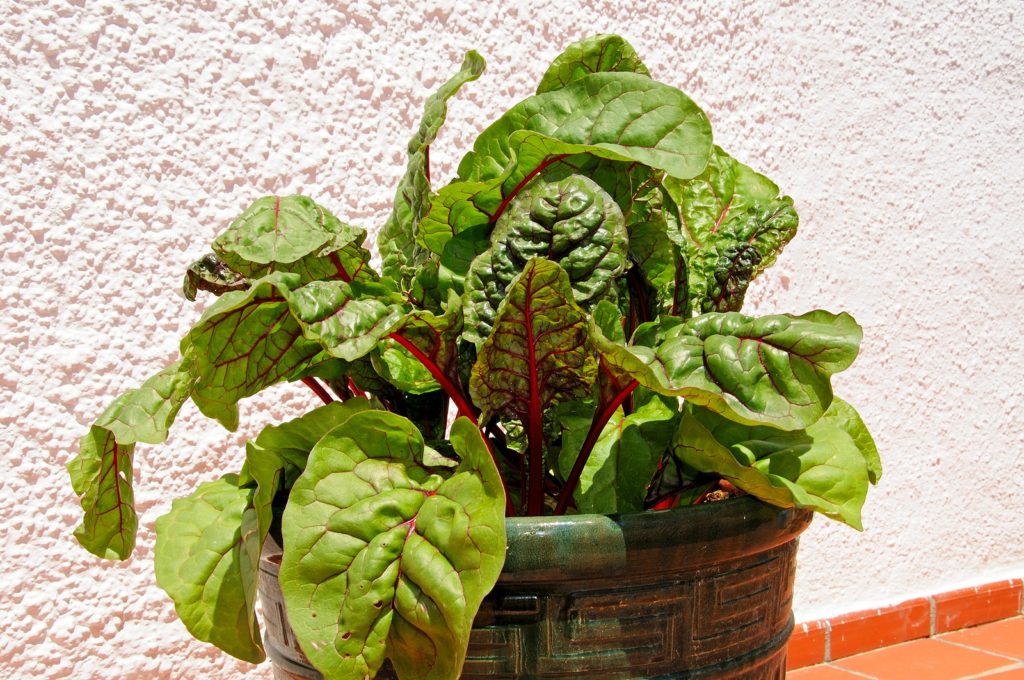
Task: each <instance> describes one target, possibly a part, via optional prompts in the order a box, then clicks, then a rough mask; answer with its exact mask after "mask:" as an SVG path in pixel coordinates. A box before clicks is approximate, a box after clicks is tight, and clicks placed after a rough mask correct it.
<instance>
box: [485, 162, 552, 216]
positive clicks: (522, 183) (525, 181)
mask: <svg viewBox="0 0 1024 680" xmlns="http://www.w3.org/2000/svg"><path fill="white" fill-rule="evenodd" d="M568 155H569V154H567V153H562V154H558V155H556V156H551V157H549V158H545V159H544V161H543V162H542V163H541V164H540V165H538V166H537V167H535V168H534V169H533V170H531V171H530V172H529V173H528V174H527V175H526V177H524V178H523V179H522V180H521V181H520V182H519V184H517V185H516V187H515V189H513V190H512V191H510V192H509V194H508V196H506V197H505V198H503V199H502V201H501V203H500V204H499V205H498V209H497V210H495V211H494V214H493V215H491V220H490V221H491V224H494V223H495V222H497V221H498V218H499V217H501V215H502V213H504V212H505V208H507V207H508V204H509V203H511V202H512V199H513V198H515V197H516V196H518V195H519V192H520V191H522V190H523V187H525V186H526V185H527V184H529V183H530V180H531V179H533V178H534V177H536V176H537V175H539V174H540V173H542V172H544V169H545V168H547V167H548V166H549V165H554V164H555V163H557V162H558V161H560V160H562V159H563V158H565V157H567V156H568Z"/></svg>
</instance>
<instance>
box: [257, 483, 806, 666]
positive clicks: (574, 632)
mask: <svg viewBox="0 0 1024 680" xmlns="http://www.w3.org/2000/svg"><path fill="white" fill-rule="evenodd" d="M810 521H811V512H810V511H807V510H796V509H782V508H775V507H772V506H769V505H765V504H764V503H761V502H759V501H756V500H754V499H752V498H750V497H744V498H737V499H732V500H728V501H724V502H720V503H710V504H706V505H700V506H696V507H690V508H680V509H676V510H666V511H658V512H644V513H635V514H628V515H611V516H605V515H575V516H568V517H558V518H555V517H535V518H511V519H508V520H506V528H507V531H508V553H507V557H506V561H505V567H504V569H503V570H502V574H501V577H500V578H499V580H498V584H497V585H496V586H495V588H494V590H493V591H492V592H491V593H490V595H488V596H487V598H485V599H484V602H483V605H482V606H481V608H480V612H479V613H478V614H477V617H476V620H475V622H474V627H473V632H472V636H471V640H470V646H469V651H468V654H467V658H466V665H465V667H464V669H463V675H462V677H463V678H466V679H474V678H556V677H557V678H567V677H568V678H591V679H597V678H601V679H603V678H608V679H615V680H626V679H630V680H632V679H637V678H664V679H669V678H673V679H684V678H722V679H726V678H729V679H735V680H739V679H744V680H774V679H776V678H783V677H784V676H785V665H786V641H787V640H788V638H789V635H790V633H791V632H792V628H793V619H792V611H791V610H792V595H793V577H794V575H795V571H796V547H797V537H798V536H799V534H800V533H801V532H802V531H803V530H804V529H805V528H807V526H808V524H810ZM268 543H269V542H268ZM279 564H280V553H279V550H276V546H269V545H268V548H267V549H265V550H264V555H263V560H262V563H261V574H260V597H261V600H262V601H263V609H264V618H265V620H266V623H267V631H266V635H265V638H266V639H265V642H266V645H267V653H268V654H269V655H270V657H271V659H272V660H273V661H274V662H275V674H276V676H275V677H277V678H310V679H319V678H321V676H320V675H319V674H318V673H317V672H316V671H315V670H313V669H312V668H311V667H310V666H309V663H308V661H307V660H306V659H305V657H304V656H303V655H302V653H301V650H300V649H299V647H298V645H297V643H296V642H295V639H294V636H293V635H292V633H291V630H290V628H288V627H287V619H286V617H285V612H284V607H283V603H282V601H281V595H280V588H279V587H278V585H277V567H278V565H279ZM390 677H394V676H393V675H391V672H390V668H388V667H387V666H386V667H385V669H382V673H380V674H379V675H378V678H382V679H384V678H390ZM404 680H411V679H408V678H407V679H404Z"/></svg>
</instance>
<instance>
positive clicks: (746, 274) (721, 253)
mask: <svg viewBox="0 0 1024 680" xmlns="http://www.w3.org/2000/svg"><path fill="white" fill-rule="evenodd" d="M665 189H666V190H667V191H668V193H669V195H670V196H671V197H672V199H673V200H674V202H675V203H676V205H677V208H678V211H679V222H680V227H681V230H682V236H683V238H682V239H681V243H682V245H683V255H684V256H685V258H686V261H687V265H688V275H689V293H690V301H691V306H692V308H693V311H694V312H696V313H700V312H710V311H717V312H728V311H739V309H740V307H741V306H742V305H743V296H744V295H745V294H746V290H747V285H748V284H749V283H750V281H751V280H753V279H754V278H755V277H757V276H758V275H759V274H760V273H761V272H762V271H764V270H765V269H767V268H768V267H770V266H771V265H772V264H773V263H774V262H775V259H776V257H777V256H778V254H779V253H780V252H782V249H783V248H784V247H785V245H786V244H787V243H789V241H790V240H791V239H792V238H793V236H795V235H796V230H797V225H798V224H799V217H798V216H797V214H796V211H795V210H794V209H793V199H791V198H789V197H788V196H780V195H779V187H778V186H776V185H775V183H774V182H772V181H771V180H770V179H768V178H767V177H765V176H764V175H760V174H758V173H756V172H754V171H753V170H752V169H750V168H749V167H747V166H746V165H743V164H742V163H740V162H738V161H736V160H735V159H733V158H732V157H730V156H729V155H728V154H726V153H725V152H724V151H722V149H721V148H719V147H717V146H716V147H715V148H714V152H713V153H712V155H711V158H710V160H709V161H708V166H707V168H706V169H705V170H704V172H702V173H701V174H700V175H699V176H698V177H695V178H693V179H691V180H686V181H680V180H677V179H671V178H670V179H667V180H665Z"/></svg>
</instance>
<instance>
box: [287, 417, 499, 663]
mask: <svg viewBox="0 0 1024 680" xmlns="http://www.w3.org/2000/svg"><path fill="white" fill-rule="evenodd" d="M451 443H452V447H453V449H454V451H455V453H457V454H458V455H459V456H460V457H461V459H462V460H461V463H460V464H459V467H458V468H457V469H456V470H455V471H454V473H453V472H452V471H451V470H450V469H446V468H443V467H428V466H427V464H426V462H425V459H426V458H429V459H432V460H433V459H436V458H437V454H436V453H434V452H432V454H431V455H430V456H428V455H427V452H426V448H425V446H424V443H423V439H422V437H421V435H420V433H419V431H418V430H417V429H416V427H415V426H413V424H412V423H410V422H409V421H408V420H405V419H404V418H401V417H399V416H396V415H394V414H391V413H385V412H378V411H366V412H363V413H360V414H357V415H355V416H352V417H351V418H350V419H349V420H348V421H347V422H346V423H345V424H344V425H342V426H341V427H339V428H336V429H335V430H333V431H332V432H331V433H329V434H328V435H327V436H325V437H324V438H323V439H322V440H321V441H320V443H319V444H317V446H316V447H315V448H314V449H313V452H312V453H311V454H310V457H309V461H308V464H307V467H306V471H305V472H304V473H303V474H302V476H301V477H300V478H299V480H298V481H297V482H296V483H295V486H294V488H293V489H292V495H291V501H290V503H289V505H288V507H287V509H286V510H285V514H284V546H285V550H284V558H283V561H282V565H281V576H280V579H281V588H282V591H283V592H284V597H285V603H286V604H287V607H288V615H289V618H290V619H291V623H292V627H293V628H294V630H295V633H296V636H297V637H298V639H299V641H300V643H301V644H302V647H303V650H304V651H305V652H306V654H307V656H309V658H310V659H311V660H312V662H313V663H314V664H315V665H316V666H317V667H318V668H319V669H320V670H321V672H323V673H324V675H325V676H327V677H331V678H364V677H373V675H374V674H375V673H376V672H377V670H378V669H379V668H380V666H381V664H382V663H383V662H384V659H385V658H386V657H389V658H390V659H391V661H392V663H393V664H394V666H395V669H396V671H397V672H398V675H399V676H400V677H407V678H408V677H416V678H423V679H424V680H435V679H436V680H440V679H445V680H449V679H452V678H457V677H458V676H459V673H460V671H461V669H462V664H463V661H464V658H465V651H466V646H467V644H468V642H469V631H470V628H471V626H472V622H473V617H474V616H475V615H476V612H477V609H478V608H479V606H480V602H481V601H482V599H483V597H484V595H486V594H487V592H489V591H490V590H491V588H492V587H493V586H494V583H495V582H496V581H497V578H498V574H499V573H500V571H501V566H502V563H503V562H504V553H505V524H504V505H505V499H504V493H503V491H502V487H501V482H500V480H499V478H498V471H497V469H496V468H495V467H494V463H493V461H492V459H491V457H490V454H489V452H488V450H487V447H486V445H485V443H484V441H483V439H482V438H481V436H480V433H479V432H478V431H477V429H476V428H475V427H474V426H473V425H472V424H471V423H470V422H469V421H468V420H467V419H465V418H460V419H458V420H456V422H455V424H454V425H453V427H452V434H451Z"/></svg>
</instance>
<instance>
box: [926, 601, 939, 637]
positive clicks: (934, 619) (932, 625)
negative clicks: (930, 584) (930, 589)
mask: <svg viewBox="0 0 1024 680" xmlns="http://www.w3.org/2000/svg"><path fill="white" fill-rule="evenodd" d="M938 609H939V605H938V604H936V602H935V596H934V595H929V596H928V618H929V621H928V637H935V635H936V634H937V632H938V631H937V629H938V627H939V623H938V621H939V616H938Z"/></svg>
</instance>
